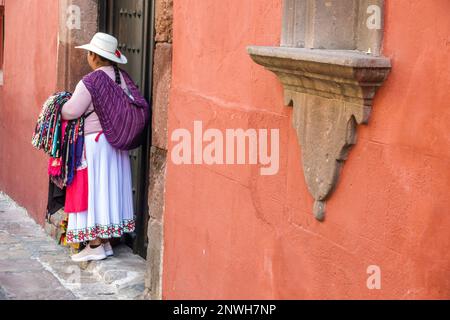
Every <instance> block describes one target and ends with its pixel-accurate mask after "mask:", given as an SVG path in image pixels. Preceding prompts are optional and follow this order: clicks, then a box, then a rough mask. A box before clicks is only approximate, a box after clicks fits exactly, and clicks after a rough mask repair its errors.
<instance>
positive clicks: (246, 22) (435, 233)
mask: <svg viewBox="0 0 450 320" xmlns="http://www.w3.org/2000/svg"><path fill="white" fill-rule="evenodd" d="M281 2H282V1H281V0H264V1H261V0H248V1H238V0H230V1H215V0H205V1H197V0H185V1H178V2H175V4H174V6H175V7H174V48H173V79H172V88H171V96H170V107H169V137H170V134H171V132H172V131H173V130H174V129H176V128H187V129H189V130H191V131H192V127H193V121H194V120H202V121H203V126H204V129H206V128H218V129H221V130H224V129H225V128H240V127H241V128H244V129H246V128H280V145H281V148H280V152H281V155H280V171H279V173H278V175H275V176H260V175H259V168H258V167H257V166H238V165H235V166H205V165H192V166H189V165H182V166H175V165H174V164H173V163H172V162H171V161H170V160H168V162H167V182H166V208H165V213H164V221H165V224H164V239H165V248H164V276H163V280H164V281H163V297H164V298H165V299H179V298H386V299H391V298H394V299H395V298H406V299H409V298H411V299H412V298H447V299H448V298H450V280H449V277H448V274H449V272H450V261H449V259H450V258H449V256H448V252H449V250H450V238H449V236H448V232H449V230H450V215H449V206H450V194H449V192H448V190H449V188H450V171H449V170H448V168H449V165H450V136H449V134H448V123H449V122H450V109H449V108H448V101H449V100H450V93H449V90H448V88H449V87H450V65H449V64H448V61H449V59H450V53H449V52H450V40H449V39H450V34H449V30H450V21H449V20H448V19H447V18H446V15H447V12H448V11H449V10H450V3H449V2H448V1H447V0H436V1H421V0H396V1H387V2H386V16H385V34H384V51H383V54H384V55H386V56H388V57H390V58H391V59H392V63H393V69H392V73H391V75H390V77H389V79H388V81H387V82H386V84H385V86H384V87H383V88H382V89H381V91H380V92H379V94H378V96H377V98H376V101H375V105H374V109H373V113H372V117H371V120H370V123H369V125H368V126H363V127H360V128H359V130H358V134H359V138H358V139H359V141H358V144H357V146H356V147H355V148H354V149H353V151H352V153H351V154H350V157H349V159H348V161H347V162H346V163H345V165H344V168H343V171H342V176H341V180H340V182H339V185H338V187H337V190H336V192H335V194H334V195H333V197H332V198H331V199H330V201H329V202H328V205H327V212H328V213H327V220H326V221H325V222H324V223H320V222H318V221H316V220H315V219H314V217H313V215H312V214H311V206H312V198H311V196H310V195H309V194H308V191H307V189H306V185H305V183H304V177H303V172H302V169H301V165H300V161H301V155H300V152H301V151H300V149H299V147H298V143H297V137H296V134H295V131H294V130H293V129H292V126H291V116H292V114H291V112H292V110H291V109H290V108H286V107H284V106H283V95H282V87H281V85H280V83H279V82H278V80H277V78H276V77H275V75H273V74H272V73H270V72H268V71H266V70H264V69H263V68H262V67H260V66H258V65H256V64H255V63H253V62H252V61H251V59H250V57H249V56H248V55H247V54H246V50H245V48H246V46H247V45H250V44H251V45H279V43H280V34H281V18H282V6H281ZM172 146H173V143H171V142H169V150H170V147H172ZM370 265H378V266H380V268H381V272H382V274H381V279H382V288H381V290H369V289H368V288H367V286H366V281H367V278H368V274H367V273H366V270H367V267H368V266H370Z"/></svg>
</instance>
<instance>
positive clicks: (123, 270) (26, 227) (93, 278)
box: [0, 192, 145, 300]
mask: <svg viewBox="0 0 450 320" xmlns="http://www.w3.org/2000/svg"><path fill="white" fill-rule="evenodd" d="M114 253H115V255H114V257H109V258H108V259H106V260H103V261H96V262H90V263H84V264H77V263H74V262H72V260H71V259H70V256H69V250H68V249H67V248H63V247H61V246H59V245H58V244H57V243H56V242H55V241H54V240H53V239H51V238H50V237H49V236H47V234H46V233H45V232H44V230H43V229H42V227H41V226H39V225H37V224H36V223H35V222H34V220H33V219H31V218H30V217H29V216H28V215H27V212H26V211H25V210H24V209H23V208H20V207H18V206H17V205H16V204H15V203H14V202H13V201H12V200H11V199H10V198H8V197H7V196H6V195H5V194H3V193H1V192H0V300H18V299H20V300H31V299H33V300H35V299H39V300H40V299H46V300H68V299H82V300H84V299H89V300H105V299H107V300H116V299H141V298H142V296H143V292H144V273H145V271H144V270H145V260H144V259H142V258H141V257H139V256H136V255H133V253H132V252H131V250H130V249H129V248H128V247H126V246H124V245H123V246H119V247H116V248H114Z"/></svg>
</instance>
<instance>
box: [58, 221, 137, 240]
mask: <svg viewBox="0 0 450 320" xmlns="http://www.w3.org/2000/svg"><path fill="white" fill-rule="evenodd" d="M135 226H136V223H135V221H134V220H124V221H123V222H122V223H121V224H111V225H97V226H95V227H90V228H85V229H73V230H67V243H80V242H84V241H92V240H95V239H97V238H100V239H110V238H120V237H121V236H122V235H123V234H124V233H130V232H133V231H134V229H135Z"/></svg>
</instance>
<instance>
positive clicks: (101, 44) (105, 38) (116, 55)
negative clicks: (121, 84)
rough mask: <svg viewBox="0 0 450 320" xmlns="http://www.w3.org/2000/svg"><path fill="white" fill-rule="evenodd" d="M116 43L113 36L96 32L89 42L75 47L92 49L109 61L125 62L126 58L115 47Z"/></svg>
mask: <svg viewBox="0 0 450 320" xmlns="http://www.w3.org/2000/svg"><path fill="white" fill-rule="evenodd" d="M117 43H118V42H117V39H116V38H114V37H113V36H111V35H109V34H106V33H102V32H98V33H96V34H95V35H94V37H93V38H92V40H91V43H89V44H85V45H82V46H78V47H75V48H77V49H84V50H88V51H92V52H95V53H96V54H98V55H99V56H102V57H103V58H106V59H108V60H110V61H113V62H117V63H120V64H126V63H127V62H128V59H127V57H125V56H124V55H123V54H122V53H121V52H120V51H119V50H118V49H117Z"/></svg>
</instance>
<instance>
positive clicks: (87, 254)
mask: <svg viewBox="0 0 450 320" xmlns="http://www.w3.org/2000/svg"><path fill="white" fill-rule="evenodd" d="M103 259H106V253H105V249H104V248H103V246H101V245H100V246H98V247H97V248H95V249H93V248H91V246H90V245H87V246H86V248H84V249H83V250H81V252H80V253H77V254H75V255H73V256H72V261H75V262H84V261H93V260H94V261H96V260H103Z"/></svg>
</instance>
